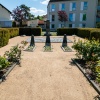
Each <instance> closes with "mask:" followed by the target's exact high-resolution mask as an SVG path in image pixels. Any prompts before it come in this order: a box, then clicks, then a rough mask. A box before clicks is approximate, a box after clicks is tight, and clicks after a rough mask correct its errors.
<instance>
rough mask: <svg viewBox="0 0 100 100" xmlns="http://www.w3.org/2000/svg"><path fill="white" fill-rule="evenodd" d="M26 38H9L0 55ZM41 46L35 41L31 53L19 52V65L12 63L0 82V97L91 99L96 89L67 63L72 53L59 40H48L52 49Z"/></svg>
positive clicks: (10, 99)
mask: <svg viewBox="0 0 100 100" xmlns="http://www.w3.org/2000/svg"><path fill="white" fill-rule="evenodd" d="M27 38H29V37H19V36H18V37H16V38H13V39H11V40H10V41H9V44H8V45H7V46H5V47H3V48H0V55H3V53H4V52H5V51H7V50H9V49H10V48H11V46H13V45H15V44H17V43H20V42H21V41H22V40H26V39H27ZM68 38H69V39H70V40H72V41H73V38H72V37H68ZM68 45H69V46H71V45H72V43H69V44H68ZM27 46H28V45H27ZM43 46H44V43H36V49H35V51H34V52H26V51H23V56H22V63H21V64H22V67H19V66H16V67H15V68H14V69H13V71H12V72H11V73H10V74H9V75H8V77H7V80H6V81H5V82H3V83H1V84H0V90H1V91H0V100H94V97H95V96H96V95H98V94H97V92H96V91H95V90H94V89H93V87H91V85H90V84H89V82H88V81H87V80H86V78H85V77H84V76H83V74H82V73H81V72H80V70H79V69H78V68H77V67H76V66H75V65H74V64H73V63H72V62H71V58H73V57H74V54H75V52H63V51H62V49H61V48H60V46H61V43H52V46H53V52H43Z"/></svg>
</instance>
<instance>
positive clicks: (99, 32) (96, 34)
mask: <svg viewBox="0 0 100 100" xmlns="http://www.w3.org/2000/svg"><path fill="white" fill-rule="evenodd" d="M92 38H95V39H96V40H99V41H100V29H95V30H92V31H91V37H90V39H92Z"/></svg>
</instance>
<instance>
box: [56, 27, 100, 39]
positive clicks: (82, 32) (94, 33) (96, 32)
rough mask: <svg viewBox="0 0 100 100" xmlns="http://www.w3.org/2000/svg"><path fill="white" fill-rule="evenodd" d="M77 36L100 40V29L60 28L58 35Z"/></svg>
mask: <svg viewBox="0 0 100 100" xmlns="http://www.w3.org/2000/svg"><path fill="white" fill-rule="evenodd" d="M64 34H67V35H74V34H75V35H77V36H79V37H82V38H87V39H92V38H93V37H94V38H95V39H100V29H99V28H58V29H57V35H64Z"/></svg>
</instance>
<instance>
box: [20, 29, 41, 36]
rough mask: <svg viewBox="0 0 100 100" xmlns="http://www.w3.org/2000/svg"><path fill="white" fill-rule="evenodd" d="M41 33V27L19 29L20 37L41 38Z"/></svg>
mask: <svg viewBox="0 0 100 100" xmlns="http://www.w3.org/2000/svg"><path fill="white" fill-rule="evenodd" d="M41 32H42V29H41V28H40V27H37V28H19V35H26V36H31V35H32V34H33V35H34V36H40V35H41Z"/></svg>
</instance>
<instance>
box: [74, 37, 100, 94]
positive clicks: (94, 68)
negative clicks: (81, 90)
mask: <svg viewBox="0 0 100 100" xmlns="http://www.w3.org/2000/svg"><path fill="white" fill-rule="evenodd" d="M72 48H74V49H75V50H76V57H77V58H75V59H74V60H73V61H74V62H75V64H76V65H77V66H78V67H79V69H80V70H81V71H82V72H83V74H84V75H85V76H86V77H87V79H88V80H89V81H90V82H91V83H92V84H93V86H94V87H95V88H96V87H97V88H96V89H97V90H98V91H99V93H100V42H99V41H97V40H94V39H92V40H84V41H81V40H79V41H78V42H76V41H75V42H74V44H73V46H72Z"/></svg>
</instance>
